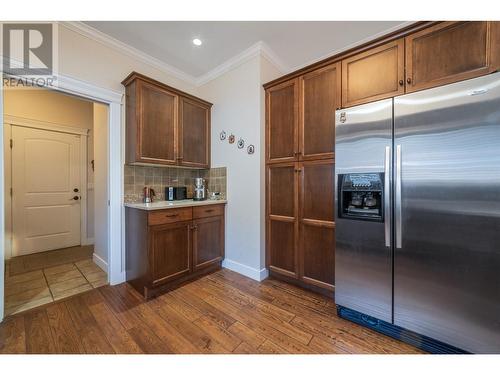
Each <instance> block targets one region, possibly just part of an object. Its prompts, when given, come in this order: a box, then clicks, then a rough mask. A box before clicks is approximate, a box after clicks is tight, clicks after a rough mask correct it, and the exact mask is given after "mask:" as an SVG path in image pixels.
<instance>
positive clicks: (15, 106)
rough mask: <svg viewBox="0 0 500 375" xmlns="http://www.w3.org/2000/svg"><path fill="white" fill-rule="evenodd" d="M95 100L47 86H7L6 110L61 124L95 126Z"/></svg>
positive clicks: (20, 115)
mask: <svg viewBox="0 0 500 375" xmlns="http://www.w3.org/2000/svg"><path fill="white" fill-rule="evenodd" d="M92 105H93V104H92V102H89V101H87V100H83V99H80V98H77V97H74V96H71V95H64V94H61V93H59V92H55V91H50V90H45V89H30V90H25V89H12V88H11V89H7V90H4V113H5V115H11V116H16V117H22V118H27V119H33V120H38V121H45V122H51V123H55V124H59V125H66V126H72V127H77V128H84V129H92V122H93V118H92V111H93V108H92Z"/></svg>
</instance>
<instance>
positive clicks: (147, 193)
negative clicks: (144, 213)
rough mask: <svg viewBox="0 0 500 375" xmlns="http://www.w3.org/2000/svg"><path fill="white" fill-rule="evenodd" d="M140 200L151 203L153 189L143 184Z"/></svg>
mask: <svg viewBox="0 0 500 375" xmlns="http://www.w3.org/2000/svg"><path fill="white" fill-rule="evenodd" d="M142 192H143V194H142V201H143V202H144V203H152V202H153V199H154V197H155V196H156V194H155V191H154V189H152V188H150V187H148V186H144V189H142Z"/></svg>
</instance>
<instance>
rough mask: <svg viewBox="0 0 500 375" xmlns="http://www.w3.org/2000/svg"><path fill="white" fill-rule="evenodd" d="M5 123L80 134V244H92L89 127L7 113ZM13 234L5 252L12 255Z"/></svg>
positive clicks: (8, 208)
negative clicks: (90, 228)
mask: <svg viewBox="0 0 500 375" xmlns="http://www.w3.org/2000/svg"><path fill="white" fill-rule="evenodd" d="M3 124H4V126H9V127H10V128H12V126H22V127H25V128H32V129H41V130H48V131H52V132H58V133H66V134H74V135H78V136H79V137H80V186H81V191H80V194H79V195H80V197H81V198H80V245H81V246H85V245H91V243H89V240H88V236H87V214H88V212H87V191H88V184H87V174H88V164H87V159H88V157H87V155H88V143H87V140H88V133H89V131H88V129H83V128H78V127H71V126H66V125H59V124H55V123H52V122H47V121H40V120H33V119H26V118H22V117H17V116H12V115H5V116H4V121H3ZM9 130H11V129H9ZM4 134H5V132H4ZM10 134H11V137H12V133H10ZM11 139H12V138H11ZM6 141H7V140H6ZM4 147H7V146H6V145H4ZM11 155H12V153H11ZM4 156H5V155H4ZM10 162H11V163H12V160H10ZM11 173H12V170H11ZM5 182H6V184H5V185H6V186H7V187H12V178H11V176H8V175H6V176H5ZM10 200H11V204H10V205H9V204H6V205H5V211H6V214H7V217H9V218H10V224H11V226H12V214H13V212H12V196H11V197H10ZM5 203H7V202H5ZM9 211H10V212H9ZM12 228H13V227H12ZM12 234H13V233H11V236H10V237H9V238H6V239H5V252H6V253H7V254H10V255H11V256H12Z"/></svg>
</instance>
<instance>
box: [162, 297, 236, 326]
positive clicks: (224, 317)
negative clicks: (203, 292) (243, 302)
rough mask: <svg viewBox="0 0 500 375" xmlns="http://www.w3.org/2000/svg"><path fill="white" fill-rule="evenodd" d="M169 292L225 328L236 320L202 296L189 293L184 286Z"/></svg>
mask: <svg viewBox="0 0 500 375" xmlns="http://www.w3.org/2000/svg"><path fill="white" fill-rule="evenodd" d="M171 293H173V295H174V296H176V297H178V298H180V299H183V300H184V301H186V303H188V304H189V305H191V306H193V307H195V308H196V309H198V311H200V312H201V313H202V314H203V315H206V316H209V317H210V318H211V319H212V320H213V321H214V322H217V324H219V325H220V326H221V327H223V328H225V329H227V328H228V327H230V326H231V325H232V324H233V323H234V322H236V320H235V319H234V318H233V317H231V316H229V315H228V314H226V313H225V312H224V311H222V310H221V309H219V308H217V307H215V306H212V305H210V304H209V303H207V302H206V301H204V300H203V298H200V297H198V296H196V295H195V294H193V293H191V292H190V291H189V290H188V289H187V288H186V287H182V288H179V289H176V290H174V291H173V292H171Z"/></svg>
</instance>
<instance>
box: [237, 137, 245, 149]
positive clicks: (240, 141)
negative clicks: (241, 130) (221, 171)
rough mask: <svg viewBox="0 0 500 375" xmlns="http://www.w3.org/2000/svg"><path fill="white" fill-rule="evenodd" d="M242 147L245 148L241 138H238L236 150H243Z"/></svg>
mask: <svg viewBox="0 0 500 375" xmlns="http://www.w3.org/2000/svg"><path fill="white" fill-rule="evenodd" d="M243 147H245V141H244V140H243V139H242V138H240V139H238V148H243Z"/></svg>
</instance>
